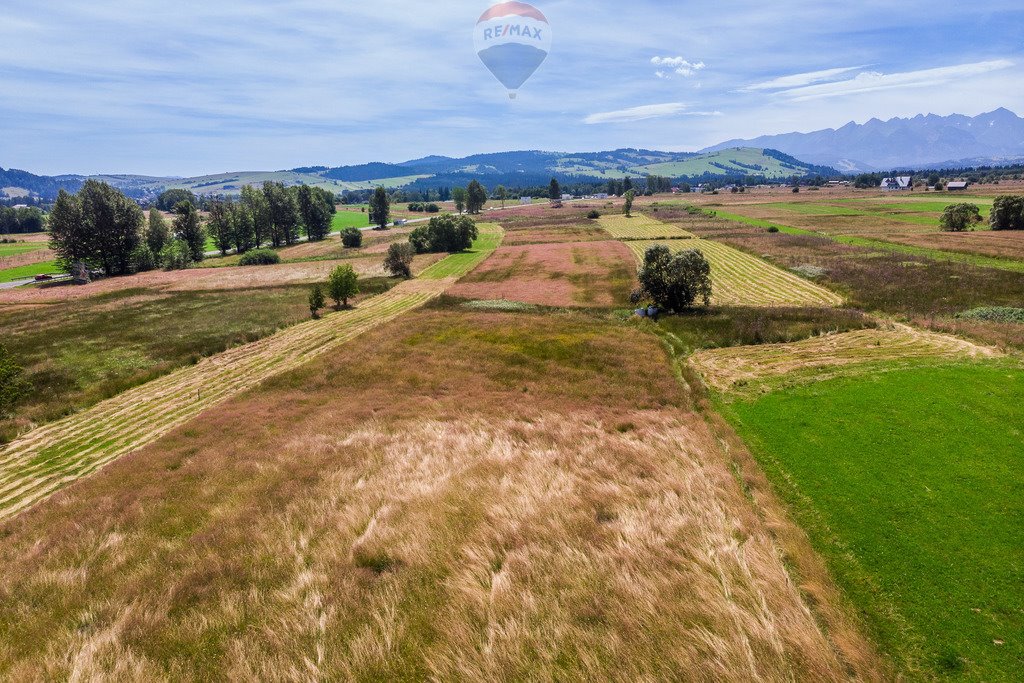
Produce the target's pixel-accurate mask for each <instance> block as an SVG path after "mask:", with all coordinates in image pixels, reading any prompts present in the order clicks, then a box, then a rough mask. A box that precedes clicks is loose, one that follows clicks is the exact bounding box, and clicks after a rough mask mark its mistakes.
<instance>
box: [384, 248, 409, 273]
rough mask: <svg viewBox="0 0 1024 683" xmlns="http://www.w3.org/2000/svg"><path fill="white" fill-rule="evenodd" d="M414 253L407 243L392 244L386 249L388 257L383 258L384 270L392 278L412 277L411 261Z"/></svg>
mask: <svg viewBox="0 0 1024 683" xmlns="http://www.w3.org/2000/svg"><path fill="white" fill-rule="evenodd" d="M415 254H416V251H415V250H414V249H413V247H412V245H411V244H409V243H408V242H394V243H393V244H392V245H391V246H390V247H388V255H387V256H386V257H385V258H384V268H385V270H387V271H388V272H389V273H391V275H392V276H393V277H404V278H410V277H412V260H413V257H414V256H415Z"/></svg>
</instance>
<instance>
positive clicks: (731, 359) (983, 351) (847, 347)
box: [690, 324, 1001, 391]
mask: <svg viewBox="0 0 1024 683" xmlns="http://www.w3.org/2000/svg"><path fill="white" fill-rule="evenodd" d="M999 355H1001V354H1000V353H999V352H998V351H996V350H995V349H992V348H989V347H985V346H979V345H977V344H974V343H972V342H969V341H965V340H963V339H959V338H957V337H952V336H949V335H944V334H935V333H933V332H924V331H921V330H917V329H914V328H912V327H909V326H907V325H896V324H894V325H891V326H889V327H885V328H879V329H870V330H859V331H855V332H845V333H842V334H830V335H824V336H821V337H814V338H811V339H807V340H803V341H798V342H793V343H790V344H768V345H764V346H737V347H732V348H724V349H708V350H704V351H698V352H697V353H695V354H693V356H692V357H691V358H690V364H691V366H692V367H694V368H695V369H696V370H697V371H698V372H699V373H700V374H701V376H702V377H703V378H704V380H705V381H706V382H707V383H708V384H709V385H710V386H712V387H714V388H715V389H717V390H719V391H731V390H740V391H747V390H749V389H751V388H752V387H754V386H757V387H759V388H761V387H763V386H764V385H765V382H767V381H770V380H773V379H777V378H779V377H781V376H783V375H789V374H792V373H803V372H805V371H813V372H814V374H815V376H817V377H819V378H820V377H827V376H832V375H831V374H829V373H828V372H827V371H829V370H835V369H838V368H845V367H848V366H851V365H856V364H866V363H872V364H877V363H885V364H890V365H891V364H892V363H893V362H894V361H909V360H921V359H926V360H927V359H933V360H942V359H944V360H950V359H953V360H955V359H966V358H973V359H977V358H994V357H997V356H999Z"/></svg>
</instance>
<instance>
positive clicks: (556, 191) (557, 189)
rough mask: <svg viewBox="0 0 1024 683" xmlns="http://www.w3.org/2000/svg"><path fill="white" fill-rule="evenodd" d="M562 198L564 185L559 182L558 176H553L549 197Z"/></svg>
mask: <svg viewBox="0 0 1024 683" xmlns="http://www.w3.org/2000/svg"><path fill="white" fill-rule="evenodd" d="M561 198H562V186H561V185H559V184H558V178H552V179H551V183H550V184H549V185H548V199H550V200H552V201H554V200H555V199H561Z"/></svg>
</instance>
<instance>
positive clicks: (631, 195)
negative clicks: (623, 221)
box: [622, 190, 636, 217]
mask: <svg viewBox="0 0 1024 683" xmlns="http://www.w3.org/2000/svg"><path fill="white" fill-rule="evenodd" d="M635 199H636V192H634V191H633V190H629V191H628V192H626V202H625V204H623V206H622V213H624V214H626V216H627V217H630V216H632V215H633V201H634V200H635Z"/></svg>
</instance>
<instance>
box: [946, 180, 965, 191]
mask: <svg viewBox="0 0 1024 683" xmlns="http://www.w3.org/2000/svg"><path fill="white" fill-rule="evenodd" d="M946 189H947V190H949V191H950V192H962V191H963V190H966V189H967V183H966V182H964V181H962V180H956V181H953V182H951V183H950V184H948V185H946Z"/></svg>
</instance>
